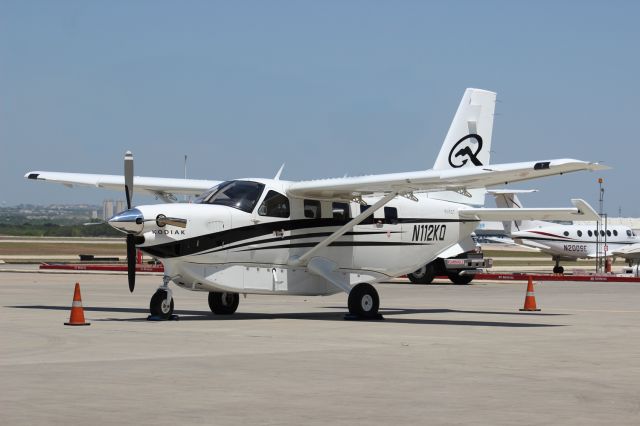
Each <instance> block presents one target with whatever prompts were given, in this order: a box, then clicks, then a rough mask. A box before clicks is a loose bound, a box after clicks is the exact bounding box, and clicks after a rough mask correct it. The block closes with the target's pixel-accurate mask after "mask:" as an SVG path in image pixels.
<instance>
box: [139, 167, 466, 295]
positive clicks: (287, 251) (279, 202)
mask: <svg viewBox="0 0 640 426" xmlns="http://www.w3.org/2000/svg"><path fill="white" fill-rule="evenodd" d="M288 184H289V183H288V182H285V181H279V180H265V179H251V180H240V181H231V182H224V183H222V184H220V185H219V186H218V188H214V189H213V190H212V191H209V192H208V193H207V194H204V195H203V196H201V197H200V198H199V199H198V200H196V202H194V203H189V204H160V205H148V206H139V207H137V209H138V210H139V211H140V212H141V214H142V215H143V217H144V218H145V219H144V221H143V223H144V225H143V228H142V229H141V230H140V232H139V234H138V235H139V236H142V237H144V241H142V239H141V238H139V239H138V247H139V248H140V249H141V250H143V251H144V252H146V253H148V254H150V255H152V256H155V257H157V258H158V259H159V260H160V261H161V262H162V263H163V264H164V266H165V271H166V272H165V274H167V275H169V276H171V277H174V278H173V281H174V282H175V283H176V284H178V285H179V286H181V287H183V288H187V289H191V290H200V291H227V292H238V293H264V294H272V293H283V294H300V295H302V294H304V295H320V294H332V293H337V292H340V291H341V290H340V289H339V288H337V287H335V286H333V285H332V284H330V283H328V282H327V280H325V279H322V278H321V277H318V276H317V275H314V274H312V273H309V271H308V270H307V269H306V267H305V266H299V265H296V263H295V259H296V258H297V257H299V256H301V255H303V254H304V253H305V252H306V251H308V250H310V249H311V248H313V247H314V246H315V245H316V244H318V243H319V242H321V241H322V240H323V239H325V238H327V237H328V236H329V235H331V234H332V233H333V232H335V231H336V230H337V229H339V228H340V227H341V226H343V225H345V224H346V223H347V222H349V221H350V220H351V218H353V217H355V216H357V215H358V214H360V213H361V211H363V210H364V209H366V208H369V206H371V205H373V204H374V203H375V202H376V201H377V200H378V199H379V197H365V198H364V199H363V200H361V202H354V201H351V202H348V201H344V200H330V199H322V200H318V199H313V200H312V199H301V198H289V197H286V196H285V195H284V194H286V193H287V191H286V189H287V186H288ZM224 185H228V186H226V187H225V186H224ZM233 185H235V186H233ZM221 188H222V189H221ZM224 188H227V189H226V190H225V189H224ZM216 191H217V192H216ZM224 192H226V193H227V194H224ZM221 193H223V194H221ZM216 194H217V195H216ZM416 197H417V198H418V200H417V201H414V200H410V199H407V198H404V197H396V198H395V199H393V200H392V201H391V202H389V203H388V204H387V205H386V206H385V207H384V208H381V209H379V210H378V211H376V212H375V213H374V214H373V217H369V218H367V219H365V220H364V221H363V222H362V223H360V224H359V225H356V226H355V227H354V228H353V229H351V230H350V231H349V232H347V233H346V234H345V235H343V236H342V237H340V238H339V239H338V240H336V241H334V242H333V243H331V244H330V245H329V246H327V247H325V248H323V249H321V250H319V251H318V253H317V254H316V255H317V256H320V257H323V258H325V259H329V260H330V261H332V262H335V264H336V265H337V271H338V272H339V273H340V274H343V276H344V277H345V279H347V280H348V282H349V283H351V284H357V283H360V282H369V283H371V282H379V281H383V280H387V279H389V278H391V277H395V276H398V275H402V274H406V273H408V272H412V271H414V270H416V269H418V268H419V267H421V266H422V265H424V264H426V263H428V262H430V261H432V260H433V259H435V258H436V257H438V255H439V254H440V253H442V252H443V251H444V250H446V249H448V248H450V247H452V246H455V245H456V244H458V242H459V241H460V240H463V239H464V238H466V237H468V236H470V235H471V233H472V232H473V230H474V229H475V227H476V226H477V221H473V220H468V219H467V220H461V219H460V218H459V215H458V211H459V210H460V209H463V208H466V206H465V205H463V204H457V203H451V202H446V201H440V200H435V199H430V198H428V195H427V194H416ZM364 203H366V205H365V204H364ZM158 215H164V216H167V217H181V218H186V219H187V226H186V228H184V229H182V228H178V227H173V226H171V225H166V226H158V224H157V223H156V221H155V220H153V219H154V218H156V217H158ZM449 254H451V253H449Z"/></svg>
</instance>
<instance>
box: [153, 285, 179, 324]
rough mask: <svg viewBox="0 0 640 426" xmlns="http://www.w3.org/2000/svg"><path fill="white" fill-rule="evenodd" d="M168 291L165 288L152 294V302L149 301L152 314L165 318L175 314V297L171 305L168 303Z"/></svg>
mask: <svg viewBox="0 0 640 426" xmlns="http://www.w3.org/2000/svg"><path fill="white" fill-rule="evenodd" d="M166 300H167V292H166V291H164V290H158V291H156V292H155V293H154V294H153V296H151V302H149V311H150V312H151V315H152V316H157V317H160V318H164V319H169V318H171V315H173V297H172V298H171V303H170V305H169V306H167V304H166Z"/></svg>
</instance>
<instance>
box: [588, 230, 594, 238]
mask: <svg viewBox="0 0 640 426" xmlns="http://www.w3.org/2000/svg"><path fill="white" fill-rule="evenodd" d="M589 236H590V237H593V232H591V229H589Z"/></svg>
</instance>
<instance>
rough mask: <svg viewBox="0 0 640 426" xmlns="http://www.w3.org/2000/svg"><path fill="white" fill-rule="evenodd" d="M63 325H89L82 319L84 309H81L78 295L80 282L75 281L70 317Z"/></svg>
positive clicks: (80, 300) (80, 298)
mask: <svg viewBox="0 0 640 426" xmlns="http://www.w3.org/2000/svg"><path fill="white" fill-rule="evenodd" d="M64 325H91V323H88V322H86V321H85V320H84V309H82V297H80V284H78V283H76V288H75V290H74V292H73V303H72V304H71V317H70V318H69V322H65V323H64Z"/></svg>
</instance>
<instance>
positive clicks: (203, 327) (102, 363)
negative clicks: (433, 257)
mask: <svg viewBox="0 0 640 426" xmlns="http://www.w3.org/2000/svg"><path fill="white" fill-rule="evenodd" d="M76 281H79V282H80V284H81V286H82V296H83V304H84V306H85V316H86V318H87V320H88V321H90V322H91V323H92V325H91V326H89V327H66V326H64V325H62V324H63V322H65V321H67V320H68V318H69V309H70V306H71V299H72V296H73V285H74V283H75V282H76ZM160 281H161V280H160V277H157V276H140V277H138V283H137V286H136V292H135V293H134V294H129V291H128V289H127V284H126V277H125V276H119V275H91V274H81V275H60V274H35V273H34V274H31V273H9V272H7V273H0V298H1V300H2V304H1V305H2V306H1V307H0V321H1V323H2V327H0V341H1V342H2V345H0V381H1V383H2V388H1V389H2V390H1V391H0V411H1V413H2V424H6V425H12V424H73V423H89V422H91V423H93V424H107V425H109V424H114V425H115V424H118V425H122V424H154V425H165V424H166V425H169V424H171V425H174V424H208V425H212V424H215V425H240V424H267V425H276V424H277V425H300V424H307V425H347V424H348V425H353V424H396V425H415V424H447V425H448V424H491V425H496V424H498V425H502V424H504V425H511V424H518V425H528V424H568V425H572V424H575V425H585V424H594V425H595V424H604V423H609V424H616V425H623V424H628V425H632V424H634V425H635V424H638V423H639V421H640V398H639V396H638V395H639V392H638V390H639V389H640V385H639V383H640V327H639V326H640V308H639V307H638V302H639V301H640V285H638V284H628V283H626V284H612V283H571V282H563V283H542V284H539V285H537V286H536V296H537V301H538V305H539V307H541V308H542V312H541V313H521V312H518V308H520V307H522V303H523V301H524V295H525V293H524V292H525V285H524V284H523V283H515V284H514V283H503V284H483V283H479V284H475V285H470V286H456V285H449V284H439V285H410V284H404V283H393V284H382V285H379V286H377V288H378V291H379V292H380V297H381V307H382V309H383V311H382V313H383V315H384V316H385V318H386V320H384V321H379V322H351V321H344V320H343V319H342V318H343V315H344V312H345V310H346V296H345V295H335V296H331V297H325V298H321V297H310V298H304V297H282V296H251V295H250V296H248V297H247V298H246V299H245V298H242V297H241V300H240V307H239V309H238V312H237V313H236V314H235V315H233V316H230V317H217V316H213V315H212V314H211V313H210V311H209V309H208V306H207V298H206V296H207V295H206V293H195V292H188V291H184V290H180V289H176V290H175V292H174V295H175V298H176V300H175V303H176V313H177V314H179V315H180V317H181V319H180V321H173V322H161V323H158V322H147V321H146V320H145V318H146V316H147V307H148V303H149V298H150V296H151V294H152V293H153V292H154V291H155V288H156V287H157V285H158V284H159V283H160Z"/></svg>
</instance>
